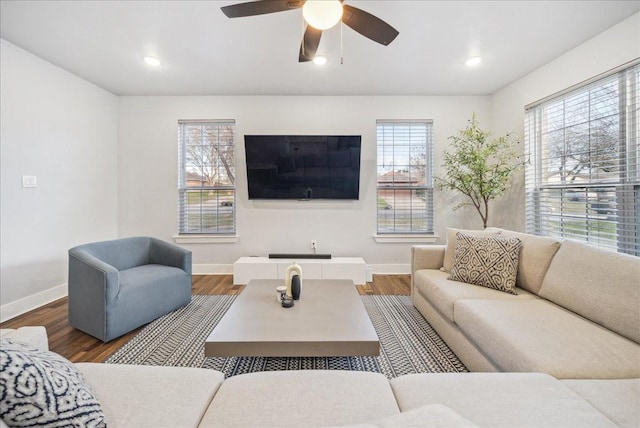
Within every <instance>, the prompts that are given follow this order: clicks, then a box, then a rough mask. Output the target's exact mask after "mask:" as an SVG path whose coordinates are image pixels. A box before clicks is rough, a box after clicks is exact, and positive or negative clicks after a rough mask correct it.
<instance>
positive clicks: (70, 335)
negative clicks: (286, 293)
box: [0, 275, 411, 362]
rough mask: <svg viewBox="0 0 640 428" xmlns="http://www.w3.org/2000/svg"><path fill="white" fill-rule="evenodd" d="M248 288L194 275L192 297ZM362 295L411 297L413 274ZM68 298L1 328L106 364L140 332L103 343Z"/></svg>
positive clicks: (386, 278) (382, 278) (368, 287)
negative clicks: (37, 334)
mask: <svg viewBox="0 0 640 428" xmlns="http://www.w3.org/2000/svg"><path fill="white" fill-rule="evenodd" d="M244 287H245V286H244V285H233V276H232V275H193V278H192V294H209V295H215V294H222V295H224V294H230V295H237V294H240V293H241V292H242V290H243V289H244ZM357 289H358V292H359V293H360V294H363V295H365V294H367V295H371V294H407V295H408V294H409V293H410V291H411V276H410V275H374V277H373V281H372V282H369V283H367V284H365V285H358V286H357ZM67 311H68V300H67V298H66V297H64V298H62V299H58V300H56V301H54V302H51V303H48V304H46V305H44V306H41V307H40V308H37V309H34V310H33V311H30V312H27V313H25V314H22V315H20V316H18V317H15V318H13V319H11V320H8V321H6V322H4V323H2V324H0V328H18V327H22V326H27V325H42V326H44V327H45V328H46V329H47V334H48V335H49V347H50V349H51V350H52V351H54V352H57V353H58V354H60V355H62V356H63V357H65V358H67V359H69V360H70V361H73V362H103V361H104V360H106V359H107V358H109V356H110V355H111V354H112V353H114V352H115V351H116V350H117V349H118V348H120V347H121V346H122V345H124V344H125V343H126V342H127V341H128V340H129V339H131V338H132V337H133V336H135V335H136V333H138V331H140V329H141V328H142V327H140V328H139V329H136V330H134V331H132V332H130V333H128V334H126V335H124V336H122V337H120V338H118V339H115V340H112V341H111V342H108V343H103V342H102V341H101V340H99V339H96V338H94V337H92V336H90V335H88V334H85V333H83V332H81V331H79V330H76V329H74V328H73V327H71V326H70V325H69V322H68V317H67Z"/></svg>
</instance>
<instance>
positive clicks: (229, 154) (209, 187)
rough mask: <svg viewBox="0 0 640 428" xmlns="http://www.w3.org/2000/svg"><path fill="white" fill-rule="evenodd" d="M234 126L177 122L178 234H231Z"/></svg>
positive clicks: (233, 231)
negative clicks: (178, 145) (178, 139)
mask: <svg viewBox="0 0 640 428" xmlns="http://www.w3.org/2000/svg"><path fill="white" fill-rule="evenodd" d="M234 128H235V125H234V123H233V122H229V121H223V122H219V121H211V122H207V121H204V122H202V121H181V122H180V124H179V133H180V180H179V212H180V219H179V223H180V224H179V227H180V233H205V234H220V233H221V234H227V233H235V135H234Z"/></svg>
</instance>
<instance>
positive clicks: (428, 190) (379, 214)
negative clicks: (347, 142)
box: [375, 119, 435, 242]
mask: <svg viewBox="0 0 640 428" xmlns="http://www.w3.org/2000/svg"><path fill="white" fill-rule="evenodd" d="M407 126H409V127H411V126H416V127H421V128H423V134H422V135H421V137H422V138H424V146H423V151H422V152H421V153H418V154H417V156H424V165H419V164H415V163H414V159H415V156H416V154H415V153H412V149H414V148H415V147H416V146H417V145H416V144H415V142H414V141H411V136H409V139H410V141H409V142H408V146H407V147H408V151H409V154H408V156H409V159H408V160H407V161H404V162H403V161H402V160H398V158H399V157H400V156H402V155H401V154H400V152H401V151H398V153H396V150H395V148H396V147H399V146H400V145H399V144H397V141H396V137H395V135H394V136H393V137H392V139H391V140H389V139H386V138H385V136H384V129H381V128H383V127H391V128H393V131H394V133H395V129H396V127H398V128H399V127H407ZM381 131H382V132H383V135H382V138H381ZM409 132H410V131H409ZM389 143H391V144H389ZM386 149H390V150H391V158H392V161H391V164H388V163H387V162H386V159H388V158H386V159H383V158H385V151H386ZM381 151H382V156H381ZM404 156H407V154H406V153H405V154H404ZM389 165H391V169H392V171H391V172H392V180H391V181H390V182H387V183H385V184H381V181H380V172H381V170H384V169H388V167H389ZM396 167H399V168H403V167H405V169H404V170H405V172H406V173H407V175H408V176H407V182H405V183H396V179H395V174H401V171H402V169H396ZM421 167H422V168H424V177H422V178H423V182H419V181H418V182H417V183H415V184H411V183H412V182H413V178H414V174H413V172H414V169H415V170H418V169H419V168H421ZM381 192H384V193H385V194H390V193H391V194H392V195H393V196H392V199H393V201H394V202H395V201H396V197H398V196H397V195H399V194H402V193H406V192H411V195H410V198H409V205H410V207H409V209H408V210H406V209H405V210H404V211H408V216H409V221H410V223H409V227H398V224H397V223H396V222H397V220H398V219H399V217H398V214H399V213H402V211H403V210H400V209H397V208H396V204H394V205H392V206H390V208H389V209H386V207H385V208H384V209H383V208H382V207H381V203H380V200H381V199H383V200H385V201H386V199H384V198H381V197H380V195H381ZM418 192H420V193H423V194H424V198H423V200H424V207H419V208H414V201H417V200H418V199H422V198H421V197H420V196H418V195H417V193H418ZM433 198H434V187H433V120H431V119H415V120H393V119H384V120H383V119H379V120H377V121H376V235H375V238H376V241H377V242H405V241H412V240H415V239H416V238H420V237H427V238H434V237H435V235H434V221H433ZM385 203H387V202H385ZM398 211H399V213H398ZM389 216H391V217H392V219H391V223H392V227H384V225H383V224H382V222H383V221H385V220H386V221H389ZM416 219H417V221H418V223H420V222H422V223H423V224H424V227H423V228H415V227H414V220H416Z"/></svg>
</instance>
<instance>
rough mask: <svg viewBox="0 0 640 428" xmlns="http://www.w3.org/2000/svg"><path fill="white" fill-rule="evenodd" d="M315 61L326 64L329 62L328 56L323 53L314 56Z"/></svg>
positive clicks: (316, 63)
mask: <svg viewBox="0 0 640 428" xmlns="http://www.w3.org/2000/svg"><path fill="white" fill-rule="evenodd" d="M313 63H314V64H315V65H325V64H326V63H327V57H326V56H322V55H316V56H314V57H313Z"/></svg>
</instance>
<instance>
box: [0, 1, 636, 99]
mask: <svg viewBox="0 0 640 428" xmlns="http://www.w3.org/2000/svg"><path fill="white" fill-rule="evenodd" d="M238 2H239V1H82V0H73V1H55V0H48V1H24V0H16V1H14V0H2V1H1V2H0V29H1V36H2V38H4V39H5V40H8V41H9V42H11V43H14V44H15V45H17V46H19V47H21V48H23V49H25V50H27V51H30V52H32V53H34V54H35V55H38V56H39V57H41V58H44V59H46V60H48V61H50V62H52V63H53V64H56V65H58V66H60V67H62V68H63V69H66V70H68V71H70V72H71V73H73V74H75V75H77V76H80V77H82V78H84V79H86V80H88V81H90V82H93V83H95V84H96V85H98V86H100V87H102V88H104V89H106V90H108V91H110V92H112V93H114V94H117V95H262V94H264V95H297V94H306V95H369V94H377V95H425V94H426V95H486V94H491V93H494V92H495V91H497V90H499V89H500V88H503V87H504V86H506V85H508V84H509V83H511V82H513V81H515V80H517V79H518V78H520V77H522V76H524V75H526V74H527V73H529V72H531V71H532V70H535V69H537V68H539V67H540V66H542V65H544V64H545V63H547V62H549V61H551V60H552V59H554V58H556V57H558V56H560V55H562V54H563V53H565V52H567V51H568V50H570V49H572V48H574V47H576V46H578V45H579V44H581V43H583V42H585V41H586V40H588V39H590V38H591V37H593V36H595V35H597V34H599V33H601V32H602V31H604V30H606V29H607V28H610V27H612V26H613V25H615V24H617V23H618V22H620V21H622V20H624V19H625V18H627V17H629V16H631V15H633V14H634V13H636V12H638V11H639V10H640V1H637V0H633V1H613V0H606V1H597V0H586V1H417V0H413V1H402V0H390V1H383V0H377V1H373V0H369V1H365V0H345V2H347V3H348V4H350V5H352V6H355V7H358V8H361V9H363V10H366V11H367V12H370V13H372V14H374V15H376V16H378V17H379V18H381V19H383V20H385V21H386V22H388V23H389V24H391V25H392V26H393V27H395V28H396V29H397V30H398V31H399V32H400V35H399V36H398V37H397V38H396V40H395V41H394V42H393V43H391V44H390V45H389V46H387V47H385V46H382V45H379V44H377V43H375V42H372V41H370V40H369V39H366V38H364V37H363V36H361V35H359V34H358V33H356V32H354V31H353V30H351V29H350V28H348V27H346V26H345V27H344V29H343V58H344V63H343V64H340V26H337V27H334V28H333V29H331V30H328V31H325V32H324V34H323V38H322V42H321V43H320V47H319V49H318V54H323V55H326V56H327V57H328V58H329V63H328V64H327V65H325V66H323V67H319V66H316V65H314V64H312V63H303V64H300V63H298V61H297V58H298V49H299V46H300V40H301V36H302V32H303V23H302V13H301V10H300V9H298V10H292V11H287V12H281V13H275V14H269V15H261V16H256V17H247V18H236V19H229V18H227V17H226V16H224V15H223V13H222V12H221V11H220V7H221V6H225V5H228V4H234V3H238ZM639 21H640V20H639ZM638 24H639V25H640V22H639V23H638ZM630 43H640V42H638V41H630ZM0 54H1V52H0ZM145 55H153V56H157V57H158V58H160V59H161V60H162V61H163V65H162V66H160V67H158V68H155V69H154V68H151V67H149V66H148V65H146V64H145V63H144V62H143V60H142V58H143V57H144V56H145ZM474 55H481V56H482V57H483V63H482V65H481V66H479V67H477V68H475V69H470V68H468V67H465V66H464V64H463V63H464V61H465V60H466V59H467V57H469V56H474Z"/></svg>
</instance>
